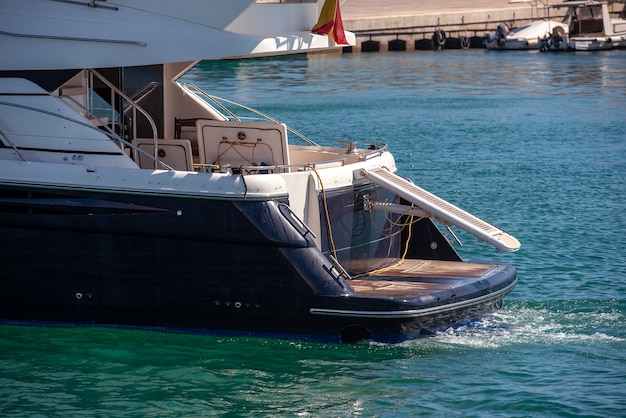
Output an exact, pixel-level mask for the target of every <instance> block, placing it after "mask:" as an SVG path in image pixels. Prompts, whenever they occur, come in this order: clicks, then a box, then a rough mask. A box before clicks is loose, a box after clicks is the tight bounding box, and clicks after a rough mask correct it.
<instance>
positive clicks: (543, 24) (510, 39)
mask: <svg viewBox="0 0 626 418" xmlns="http://www.w3.org/2000/svg"><path fill="white" fill-rule="evenodd" d="M567 30H568V27H567V25H564V24H563V23H562V22H559V21H556V20H551V19H541V20H537V21H534V22H532V23H529V24H528V25H525V26H522V27H519V28H515V29H512V30H509V28H508V26H507V25H506V23H500V24H499V25H498V28H497V29H496V31H495V32H493V33H489V34H487V35H486V37H485V41H484V44H485V48H487V49H502V50H525V49H538V48H539V40H540V39H543V38H546V37H549V36H550V35H551V34H552V33H554V32H557V33H567Z"/></svg>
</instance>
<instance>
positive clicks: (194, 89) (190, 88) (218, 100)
mask: <svg viewBox="0 0 626 418" xmlns="http://www.w3.org/2000/svg"><path fill="white" fill-rule="evenodd" d="M179 85H180V86H181V88H183V89H184V90H186V91H187V92H189V93H190V94H194V95H196V96H199V97H206V98H207V99H208V100H209V101H210V102H211V103H213V104H214V105H216V106H217V107H218V108H220V109H221V110H223V111H224V112H225V113H226V114H227V115H228V116H229V117H231V118H232V119H234V120H236V121H238V122H241V118H240V117H239V116H237V115H236V114H235V113H234V112H233V111H231V110H230V109H229V108H228V107H226V106H224V104H223V103H222V102H224V103H228V104H231V105H233V106H236V107H240V108H242V109H245V110H247V111H249V112H252V113H254V114H256V115H259V116H261V117H262V118H263V119H264V120H266V121H269V122H273V123H276V124H281V122H280V121H279V120H278V119H276V118H273V117H271V116H270V115H267V114H265V113H263V112H261V111H260V110H257V109H254V108H252V107H249V106H246V105H243V104H241V103H237V102H234V101H232V100H228V99H224V98H223V97H219V96H215V95H213V94H209V93H206V92H205V91H204V90H202V89H201V88H200V87H198V86H196V85H195V84H192V83H183V84H180V83H179ZM285 126H286V127H287V130H288V131H289V132H291V133H292V134H294V135H296V136H297V137H299V138H300V139H302V140H304V141H305V142H307V143H308V144H310V145H314V146H319V145H318V144H316V143H315V142H314V141H313V140H311V139H309V138H307V137H306V136H305V135H304V134H302V133H300V132H298V131H296V130H295V129H293V128H291V127H289V126H287V125H285Z"/></svg>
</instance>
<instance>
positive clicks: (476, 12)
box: [341, 0, 563, 52]
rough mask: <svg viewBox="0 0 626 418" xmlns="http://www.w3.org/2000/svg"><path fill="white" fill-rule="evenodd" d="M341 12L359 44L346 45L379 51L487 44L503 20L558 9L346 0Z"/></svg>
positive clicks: (484, 0) (505, 0) (537, 0)
mask: <svg viewBox="0 0 626 418" xmlns="http://www.w3.org/2000/svg"><path fill="white" fill-rule="evenodd" d="M468 3H469V4H468ZM341 13H342V16H343V25H344V28H345V29H346V30H349V31H351V32H353V33H354V34H355V35H356V45H355V46H351V47H345V48H344V50H343V51H344V52H378V51H415V50H440V49H467V48H484V45H483V39H484V37H485V34H486V33H489V32H493V31H495V30H496V27H497V26H498V24H500V23H502V22H505V23H506V24H507V25H508V27H509V28H511V29H512V28H516V27H520V26H523V25H525V24H527V23H530V22H531V21H533V20H535V19H538V18H545V17H548V16H549V13H557V10H555V9H551V10H550V11H549V10H548V8H547V7H545V3H544V2H542V0H532V1H527V0H518V1H515V0H513V1H509V0H477V1H473V2H467V1H463V0H444V1H441V0H439V1H437V0H420V1H416V0H385V1H380V0H346V1H344V2H343V3H341ZM560 13H563V11H562V10H561V11H560ZM549 17H550V18H555V19H557V20H558V19H561V18H562V17H563V15H562V14H561V15H550V16H549Z"/></svg>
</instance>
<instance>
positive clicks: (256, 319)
mask: <svg viewBox="0 0 626 418" xmlns="http://www.w3.org/2000/svg"><path fill="white" fill-rule="evenodd" d="M330 200H332V199H330ZM284 203H287V202H279V201H245V200H237V199H232V200H226V199H211V198H206V197H203V198H200V197H192V196H176V195H163V194H150V193H128V192H112V191H98V190H85V189H71V188H60V187H59V188H34V187H27V186H20V187H18V186H4V187H3V188H2V189H1V190H0V212H1V213H2V216H1V217H0V245H1V247H2V249H3V250H2V251H1V252H0V265H1V269H2V278H1V280H0V319H2V320H5V321H39V322H49V323H75V324H94V325H98V324H102V325H116V326H132V327H148V328H153V327H154V328H160V329H178V330H186V331H189V332H208V333H221V332H235V333H242V334H259V335H268V334H269V335H280V336H294V337H299V338H310V339H315V340H331V341H341V340H343V341H353V340H360V339H369V338H372V339H375V340H378V341H389V342H396V341H402V340H405V339H409V338H415V337H418V336H420V335H422V334H424V333H426V332H428V331H429V330H432V329H437V328H440V327H442V326H447V325H449V324H453V323H455V322H459V321H465V320H468V319H472V318H475V317H477V316H480V315H482V314H484V313H485V312H490V311H492V310H494V309H496V308H497V307H498V306H499V305H500V304H501V301H502V298H503V297H504V296H505V295H506V293H508V292H509V291H510V290H512V288H513V286H514V285H515V281H516V274H515V270H514V269H513V268H512V267H510V266H504V267H502V268H500V269H499V270H497V271H494V273H493V274H491V276H490V277H484V278H481V279H480V280H469V281H468V280H466V281H465V282H464V283H461V282H458V283H456V282H455V281H457V278H454V277H452V278H449V280H450V285H449V286H447V287H448V288H454V289H456V290H455V294H454V295H449V294H448V293H447V292H448V291H447V290H440V289H439V290H433V291H432V292H429V293H428V294H424V293H419V294H417V293H416V294H413V295H410V294H407V295H403V296H402V297H399V296H398V295H386V294H384V293H381V294H380V295H379V296H373V295H371V294H359V292H357V291H355V289H354V288H353V287H352V286H350V280H346V279H347V277H346V276H345V275H344V273H343V269H341V268H338V266H337V264H336V262H335V261H334V260H333V259H332V258H331V257H329V256H328V255H326V254H327V252H326V251H325V252H322V251H320V250H319V249H318V248H317V247H316V246H315V243H314V242H313V239H312V237H311V236H310V233H309V232H308V231H307V230H306V229H304V228H301V226H300V225H298V224H297V223H294V222H291V221H290V220H289V216H288V211H286V210H285V207H286V206H285V205H284ZM338 212H341V209H338ZM365 235H366V236H367V234H365ZM357 240H358V241H360V242H365V241H366V240H367V238H363V237H359V238H358V239H357ZM372 241H373V240H372ZM416 242H417V241H416ZM415 246H417V244H416V245H415ZM412 251H413V252H414V253H419V252H420V251H419V250H418V249H417V248H413V250H412ZM325 253H326V254H325ZM344 253H345V251H344ZM344 253H341V254H340V255H339V256H338V258H340V261H341V262H342V264H344V263H345V264H349V263H347V261H349V260H347V257H348V256H349V254H344ZM366 255H367V254H366ZM422 255H424V254H422ZM426 255H427V254H426ZM431 255H432V254H431ZM376 280H377V281H381V280H382V281H384V280H397V278H393V277H378V278H376ZM402 280H409V281H411V282H415V281H419V280H421V281H423V282H424V283H425V286H428V283H429V280H430V279H428V278H419V277H415V278H404V279H402ZM453 282H454V283H453Z"/></svg>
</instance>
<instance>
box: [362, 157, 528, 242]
mask: <svg viewBox="0 0 626 418" xmlns="http://www.w3.org/2000/svg"><path fill="white" fill-rule="evenodd" d="M361 174H362V175H364V176H365V177H367V178H368V179H369V180H370V181H371V182H373V183H375V184H377V185H379V186H380V187H382V188H384V189H386V190H389V191H391V192H393V193H395V194H397V195H398V196H400V197H402V198H403V199H405V200H407V201H408V202H410V203H412V204H413V205H415V206H417V208H419V209H418V211H420V212H421V213H424V214H425V215H426V216H428V217H430V218H433V219H436V220H437V221H438V222H441V223H442V224H443V225H446V226H448V225H455V226H457V227H459V228H461V229H462V230H464V231H465V232H468V233H470V234H472V235H474V236H475V237H476V238H478V240H479V241H484V242H487V243H489V244H490V245H492V246H494V247H495V248H496V249H498V250H501V251H507V252H512V251H517V250H519V248H520V246H521V244H520V243H519V241H518V240H517V239H516V238H515V237H513V236H511V235H509V234H508V233H506V232H505V231H503V230H501V229H499V228H497V227H495V226H493V225H491V224H490V223H488V222H485V221H483V220H482V219H480V218H478V217H476V216H474V215H472V214H471V213H468V212H466V211H464V210H463V209H461V208H458V207H457V206H454V205H453V204H451V203H449V202H447V201H445V200H443V199H441V198H439V197H437V196H435V195H434V194H432V193H430V192H428V191H426V190H424V189H422V188H420V187H417V186H416V185H415V184H413V183H411V182H410V181H408V180H405V179H403V178H402V177H399V176H397V175H395V174H393V173H391V172H389V171H388V170H386V169H384V168H368V169H366V170H363V171H362V172H361ZM406 208H409V209H410V207H406ZM403 213H408V212H407V211H406V210H405V212H403Z"/></svg>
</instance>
